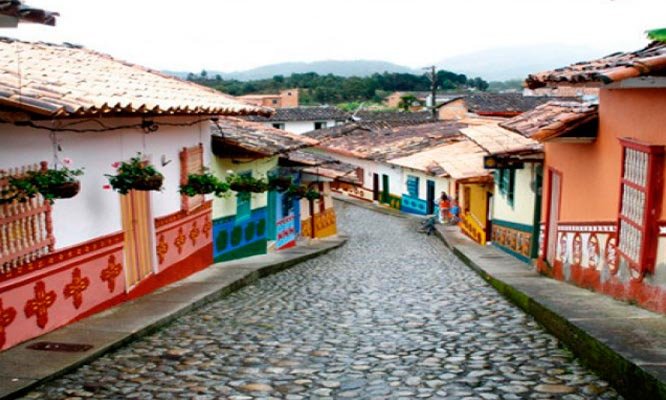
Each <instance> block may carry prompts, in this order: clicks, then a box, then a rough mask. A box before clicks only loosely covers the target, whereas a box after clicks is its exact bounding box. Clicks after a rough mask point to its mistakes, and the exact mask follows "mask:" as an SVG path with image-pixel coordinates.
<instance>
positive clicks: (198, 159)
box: [180, 143, 205, 212]
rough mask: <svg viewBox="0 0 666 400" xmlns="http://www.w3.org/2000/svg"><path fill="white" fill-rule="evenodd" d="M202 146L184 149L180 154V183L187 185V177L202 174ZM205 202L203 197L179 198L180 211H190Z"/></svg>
mask: <svg viewBox="0 0 666 400" xmlns="http://www.w3.org/2000/svg"><path fill="white" fill-rule="evenodd" d="M203 167H204V165H203V145H202V144H201V143H199V145H198V146H193V147H185V148H183V150H181V152H180V183H181V184H185V183H187V176H188V175H190V174H199V173H201V172H203ZM204 201H205V197H204V195H197V196H192V197H190V196H185V195H183V196H182V197H181V209H182V210H183V211H187V212H189V211H192V210H194V209H196V208H197V207H199V206H200V205H202V204H203V203H204Z"/></svg>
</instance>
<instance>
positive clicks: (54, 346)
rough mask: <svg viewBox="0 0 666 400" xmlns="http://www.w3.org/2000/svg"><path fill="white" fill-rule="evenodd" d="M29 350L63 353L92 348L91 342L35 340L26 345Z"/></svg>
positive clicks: (79, 351) (78, 351)
mask: <svg viewBox="0 0 666 400" xmlns="http://www.w3.org/2000/svg"><path fill="white" fill-rule="evenodd" d="M27 348H28V349H30V350H40V351H60V352H63V353H81V352H84V351H88V350H90V349H92V348H93V345H91V344H82V343H58V342H37V343H33V344H31V345H30V346H27Z"/></svg>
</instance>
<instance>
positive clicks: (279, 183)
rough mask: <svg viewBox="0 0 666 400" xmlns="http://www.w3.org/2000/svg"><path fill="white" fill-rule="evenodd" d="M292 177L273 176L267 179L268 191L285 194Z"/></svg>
mask: <svg viewBox="0 0 666 400" xmlns="http://www.w3.org/2000/svg"><path fill="white" fill-rule="evenodd" d="M291 182H292V177H291V176H289V175H275V176H269V177H268V190H272V191H276V192H285V191H287V190H288V189H289V186H290V185H291Z"/></svg>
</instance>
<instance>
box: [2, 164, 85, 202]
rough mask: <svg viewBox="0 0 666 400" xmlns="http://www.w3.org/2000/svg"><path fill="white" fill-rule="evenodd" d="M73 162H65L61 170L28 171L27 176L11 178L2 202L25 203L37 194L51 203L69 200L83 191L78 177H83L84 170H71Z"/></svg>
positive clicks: (4, 191)
mask: <svg viewBox="0 0 666 400" xmlns="http://www.w3.org/2000/svg"><path fill="white" fill-rule="evenodd" d="M70 163H71V160H68V159H66V160H65V166H63V167H62V168H60V169H45V170H39V171H28V172H27V173H26V174H25V175H22V176H15V177H10V178H9V188H7V189H5V190H3V193H2V196H1V197H2V202H3V203H11V202H12V201H14V200H17V201H19V202H25V201H27V200H28V199H30V198H33V197H35V196H36V195H37V194H41V195H42V196H44V199H45V200H46V201H48V202H49V203H53V200H55V199H69V198H72V197H74V196H76V195H77V194H78V193H79V191H80V190H81V183H80V182H79V180H78V179H77V176H81V175H83V169H69V168H67V165H69V164H70Z"/></svg>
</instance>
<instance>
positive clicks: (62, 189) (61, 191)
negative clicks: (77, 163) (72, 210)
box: [47, 181, 81, 199]
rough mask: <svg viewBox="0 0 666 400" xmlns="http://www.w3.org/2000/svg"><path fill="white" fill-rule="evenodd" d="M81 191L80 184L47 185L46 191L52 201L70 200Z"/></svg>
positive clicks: (77, 182)
mask: <svg viewBox="0 0 666 400" xmlns="http://www.w3.org/2000/svg"><path fill="white" fill-rule="evenodd" d="M80 190H81V182H79V181H74V182H64V183H60V184H54V185H49V186H48V187H47V191H48V192H49V193H51V197H52V198H54V199H70V198H72V197H74V196H76V195H77V194H79V191H80Z"/></svg>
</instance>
